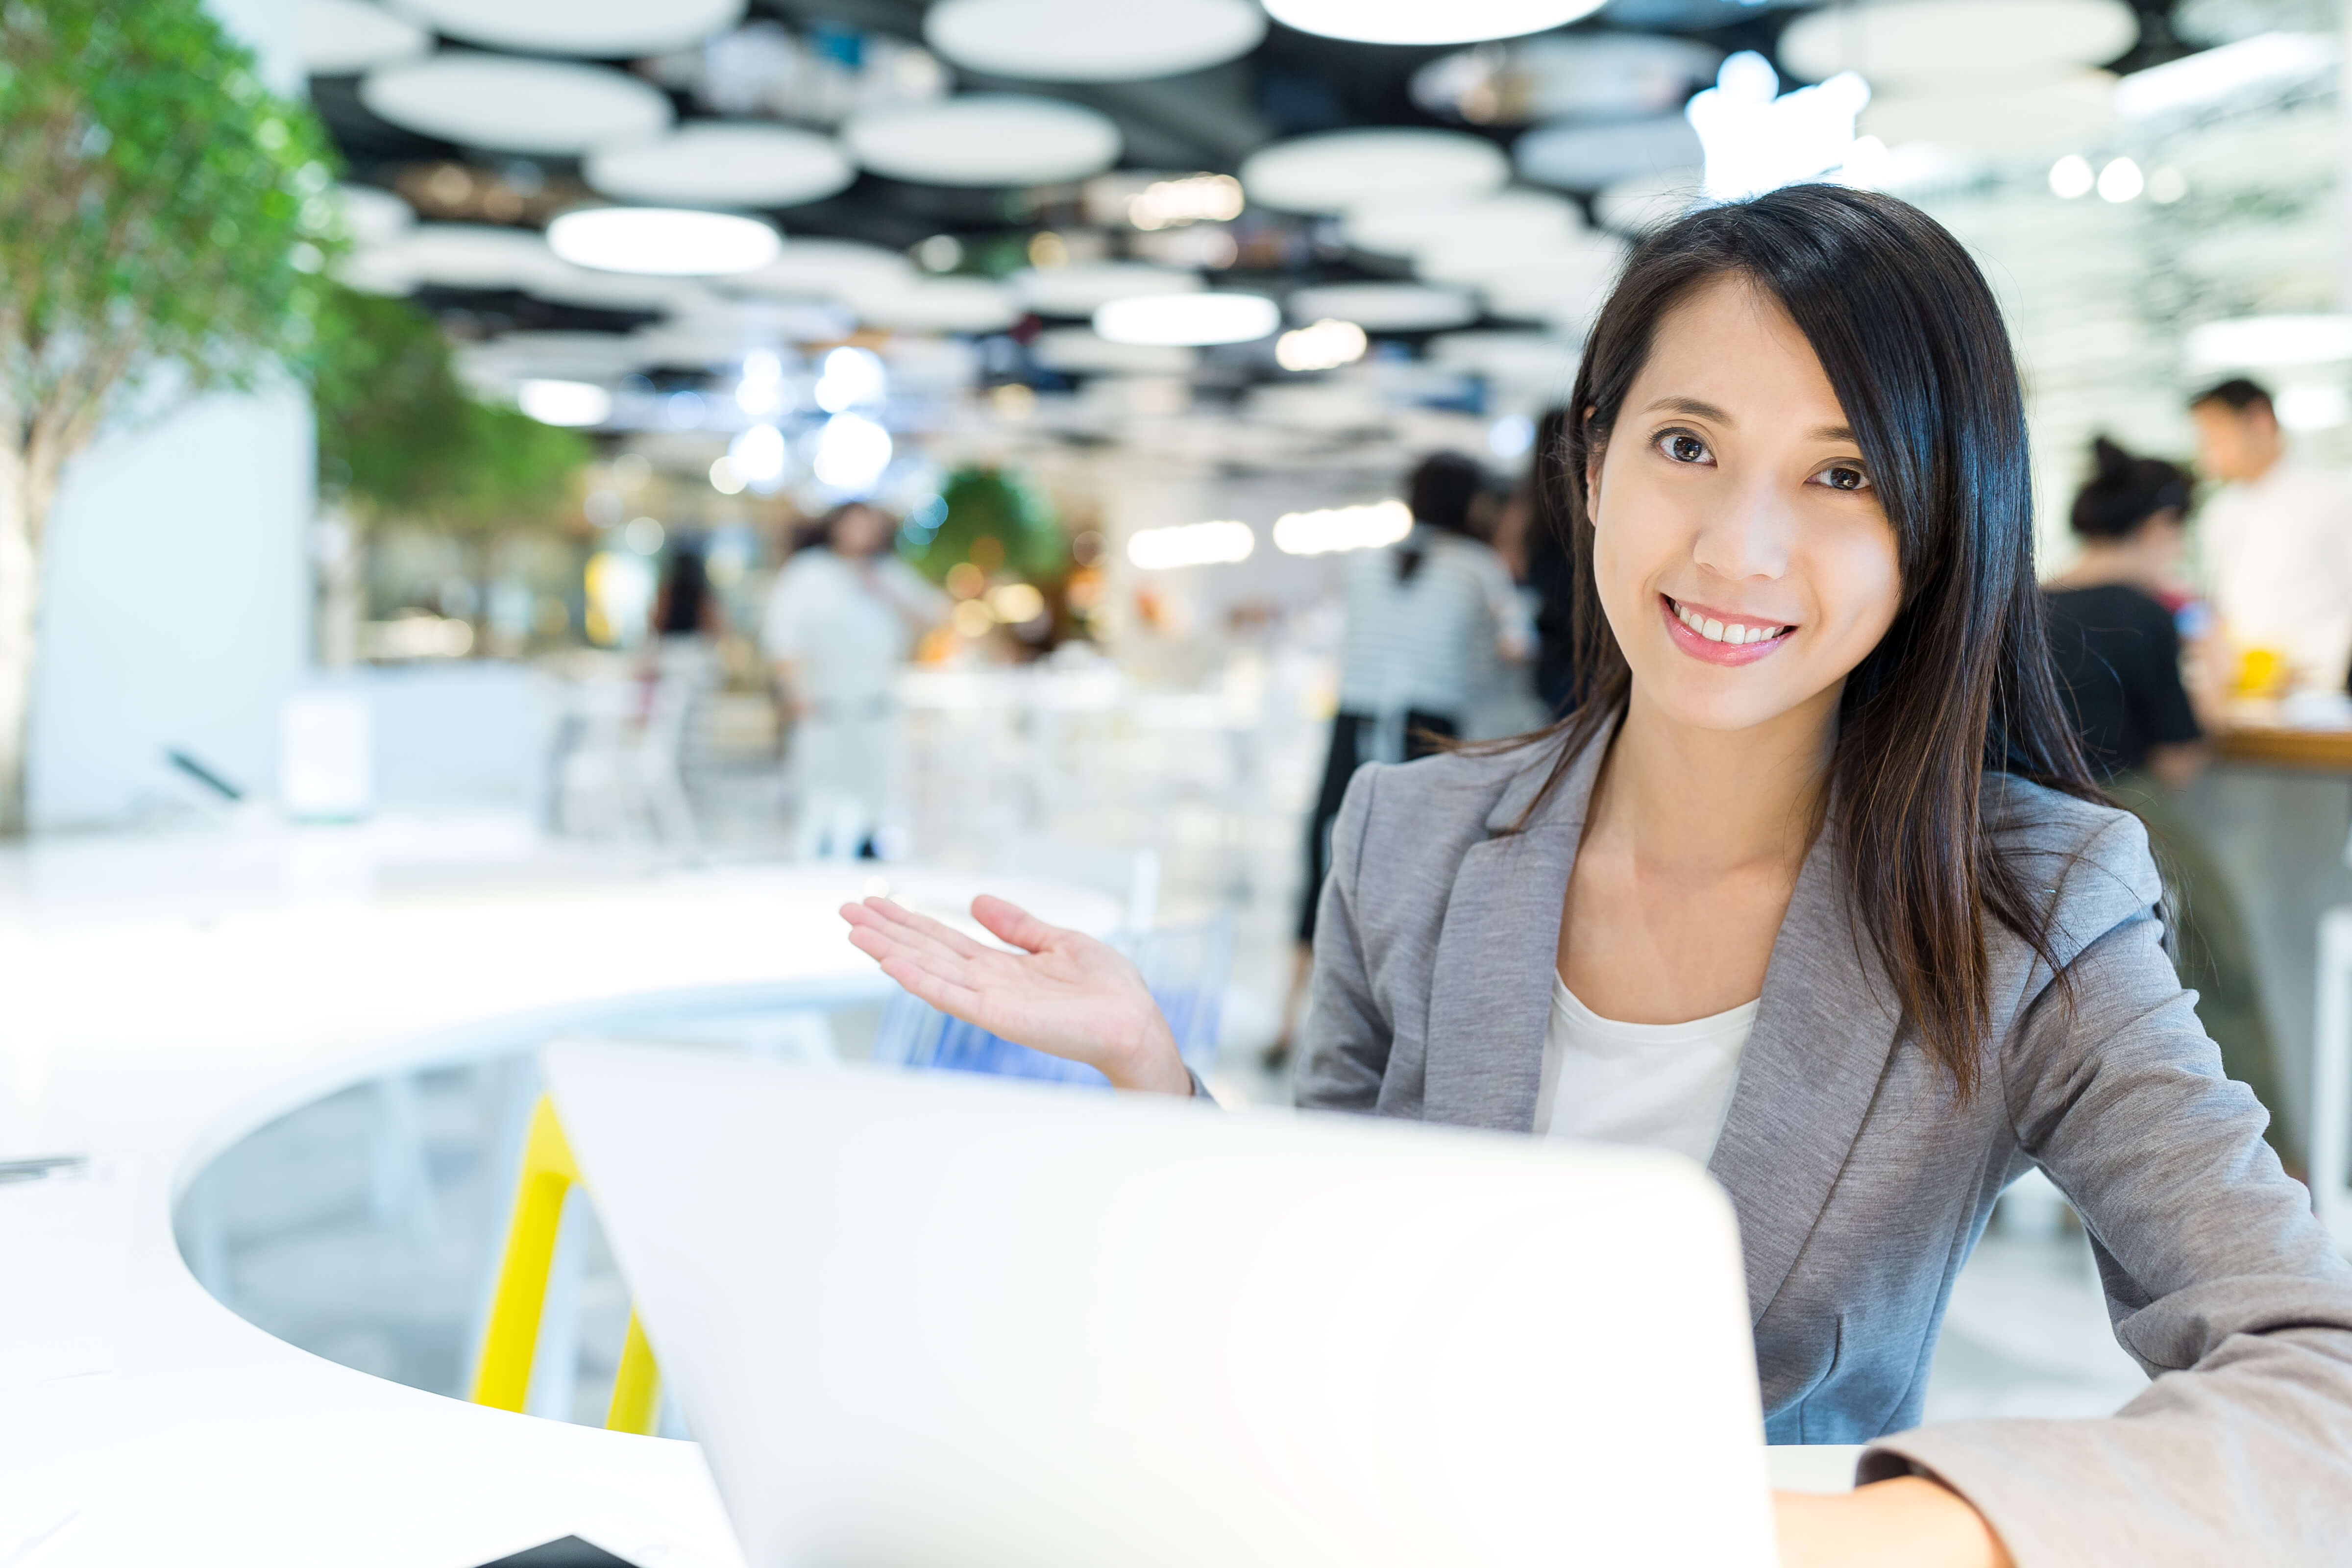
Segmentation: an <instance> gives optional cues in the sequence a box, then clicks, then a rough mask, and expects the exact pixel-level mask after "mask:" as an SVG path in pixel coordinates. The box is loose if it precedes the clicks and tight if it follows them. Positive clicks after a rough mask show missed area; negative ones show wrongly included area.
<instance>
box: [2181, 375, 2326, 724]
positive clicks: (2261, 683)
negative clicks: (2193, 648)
mask: <svg viewBox="0 0 2352 1568" xmlns="http://www.w3.org/2000/svg"><path fill="white" fill-rule="evenodd" d="M2189 414H2190V416H2191V417H2193V418H2194V419H2195V420H2196V423H2197V446H2198V464H2199V466H2200V468H2201V469H2202V470H2203V472H2204V473H2205V475H2206V476H2207V477H2208V478H2210V479H2219V480H2221V481H2222V489H2221V491H2220V492H2219V493H2218V494H2216V495H2214V496H2213V497H2212V498H2211V499H2210V500H2208V501H2206V503H2205V507H2204V510H2203V511H2202V512H2201V513H2200V521H2199V526H2200V529H2201V530H2202V532H2203V537H2204V553H2205V562H2206V568H2207V571H2208V573H2209V574H2210V577H2211V581H2212V584H2213V607H2214V608H2215V610H2217V611H2219V612H2220V614H2221V630H2222V634H2223V635H2224V636H2225V637H2227V638H2228V639H2229V643H2230V645H2231V647H2232V648H2233V649H2234V650H2235V652H2236V653H2237V655H2238V658H2239V670H2238V675H2237V680H2238V684H2239V685H2240V686H2241V687H2242V689H2246V690H2249V691H2254V692H2268V691H2273V690H2277V689H2282V688H2286V687H2295V688H2306V689H2325V690H2329V691H2340V690H2342V689H2345V684H2346V673H2347V665H2352V487H2347V484H2346V483H2345V481H2344V479H2343V478H2342V477H2341V476H2340V475H2337V474H2335V473H2331V472H2329V471H2328V470H2326V469H2324V468H2316V467H2314V466H2313V465H2311V464H2308V463H2305V462H2303V461H2302V460H2300V459H2299V458H2296V457H2295V456H2294V454H2293V453H2291V452H2289V451H2288V450H2287V449H2286V443H2285V440H2284V437H2283V436H2282V435H2281V433H2280V430H2279V422H2278V413H2277V411H2276V409H2274V408H2273V406H2272V404H2271V395H2270V393H2269V392H2268V391H2267V390H2266V389H2265V388H2263V386H2262V385H2260V384H2257V383H2255V382H2252V381H2248V380H2245V379H2244V378H2242V377H2239V378H2235V379H2232V380H2230V381H2225V382H2222V383H2221V384H2219V385H2217V386H2211V387H2208V388H2207V389H2206V390H2205V391H2203V392H2201V393H2200V394H2198V395H2197V396H2196V397H2195V398H2194V399H2193V400H2192V401H2191V402H2190V404H2189Z"/></svg>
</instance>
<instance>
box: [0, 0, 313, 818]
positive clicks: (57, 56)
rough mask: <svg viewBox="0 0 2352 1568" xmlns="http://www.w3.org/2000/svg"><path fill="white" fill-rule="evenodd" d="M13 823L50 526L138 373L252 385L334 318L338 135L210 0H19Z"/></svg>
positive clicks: (3, 127) (9, 725)
mask: <svg viewBox="0 0 2352 1568" xmlns="http://www.w3.org/2000/svg"><path fill="white" fill-rule="evenodd" d="M0 149H5V156H0V835H5V834H16V833H21V832H22V831H23V829H24V824H25V721H26V707H27V703H28V700H29V697H30V693H31V690H32V677H33V663H34V658H35V654H36V632H35V627H36V626H37V609H38V600H39V593H40V589H39V584H40V550H41V538H42V532H43V530H44V528H45V526H46V524H47V521H48V515H49V510H50V505H51V502H52V501H53V500H55V498H56V495H57V488H58V476H59V474H60V473H61V472H62V470H63V468H64V467H65V464H66V462H67V460H68V458H71V457H72V456H73V455H74V454H75V453H76V452H78V451H79V450H80V449H81V448H82V447H85V446H87V445H88V444H89V440H90V438H91V437H93V436H95V435H96V434H97V433H98V430H99V428H100V425H101V424H102V423H103V422H104V421H105V420H106V418H107V416H109V414H110V413H111V412H114V411H116V410H118V409H119V408H121V406H122V405H123V404H124V402H125V401H126V399H125V393H126V391H128V390H131V389H134V388H135V389H137V390H138V391H139V392H140V393H141V394H142V395H141V396H140V398H139V400H138V401H139V404H140V406H141V407H142V410H143V411H146V412H150V413H152V412H154V411H155V410H156V409H158V408H159V407H162V406H164V405H168V404H169V403H170V402H172V401H175V400H176V399H178V398H181V397H185V396H189V395H194V394H197V393H201V392H204V391H207V390H211V389H213V388H216V387H221V386H246V385H251V384H254V383H255V382H256V381H257V380H258V379H260V378H263V377H266V376H268V375H269V374H273V373H274V372H276V371H278V369H279V367H282V366H283V365H285V364H286V363H288V362H289V360H291V359H293V358H295V357H297V356H299V354H301V353H303V352H304V351H305V349H306V348H307V347H308V345H309V344H310V341H311V339H312V338H313V336H314V335H315V323H314V317H315V312H316V310H317V309H318V306H319V303H320V289H321V284H320V276H319V275H320V271H321V269H322V268H323V267H324V266H325V265H326V263H327V261H328V260H329V259H330V258H331V253H332V251H333V249H334V248H335V246H334V236H335V234H336V233H337V231H338V227H339V225H338V219H337V214H336V210H335V207H334V204H333V195H332V189H331V186H332V182H333V177H334V176H333V172H332V170H331V168H330V166H329V162H328V160H329V153H328V148H327V142H326V138H325V135H324V133H323V132H321V131H320V128H319V126H318V123H317V121H315V120H314V119H313V118H312V117H311V115H310V112H309V110H307V109H304V108H302V107H299V106H298V105H294V104H290V103H288V102H285V101H283V100H278V99H277V98H274V97H272V96H271V95H270V93H269V92H268V90H267V89H265V88H264V87H263V86H262V84H261V82H260V80H259V79H258V78H257V76H256V75H255V73H254V67H253V59H252V57H251V55H250V54H248V53H247V51H246V50H244V49H243V48H241V47H237V46H236V44H235V43H233V42H232V41H231V40H230V39H229V37H227V36H226V34H225V33H224V32H223V31H222V29H221V27H220V25H219V24H218V23H216V22H215V21H214V20H213V19H212V17H211V16H208V15H207V14H206V13H205V10H204V7H203V5H202V4H201V0H136V3H134V4H125V3H124V0H0Z"/></svg>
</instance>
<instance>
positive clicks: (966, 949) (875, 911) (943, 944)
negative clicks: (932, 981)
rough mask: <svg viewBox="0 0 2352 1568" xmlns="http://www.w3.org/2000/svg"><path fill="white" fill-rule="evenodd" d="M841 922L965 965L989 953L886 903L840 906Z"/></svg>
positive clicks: (947, 928)
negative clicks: (957, 960)
mask: <svg viewBox="0 0 2352 1568" xmlns="http://www.w3.org/2000/svg"><path fill="white" fill-rule="evenodd" d="M841 918H842V919H844V920H845V921H848V922H849V923H850V924H851V925H852V926H856V927H863V928H864V929H866V930H868V931H883V932H887V933H888V934H889V935H890V936H892V937H894V938H896V939H898V941H900V942H911V943H914V944H915V945H917V946H919V947H924V948H928V949H931V950H935V951H937V952H942V953H945V954H948V955H949V956H951V957H954V958H960V959H963V960H965V961H967V962H969V961H971V960H972V959H975V958H980V957H982V956H984V955H985V954H987V953H988V952H990V951H992V950H991V949H988V948H985V947H982V945H981V944H980V943H978V942H974V941H972V940H971V938H970V937H968V936H966V935H964V934H963V933H962V932H961V931H958V930H956V929H955V928H954V927H953V926H950V925H946V924H943V923H942V922H940V921H935V920H933V919H931V918H930V917H929V915H919V914H917V913H916V912H915V911H914V910H910V909H908V908H907V907H906V906H905V905H904V904H896V903H892V902H891V901H890V900H887V899H867V900H866V901H865V902H863V903H858V904H844V905H842V906H841Z"/></svg>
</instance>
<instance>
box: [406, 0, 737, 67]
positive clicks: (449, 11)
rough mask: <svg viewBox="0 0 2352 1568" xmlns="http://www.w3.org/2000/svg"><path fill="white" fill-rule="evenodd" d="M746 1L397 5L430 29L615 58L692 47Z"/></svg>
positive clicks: (433, 1) (515, 0) (510, 0)
mask: <svg viewBox="0 0 2352 1568" xmlns="http://www.w3.org/2000/svg"><path fill="white" fill-rule="evenodd" d="M743 5H744V0H658V4H654V3H650V0H401V8H402V9H403V10H404V11H406V12H407V13H408V14H409V15H411V16H415V18H416V19H417V20H419V21H421V22H425V23H427V24H429V25H430V26H432V28H433V30H434V31H436V32H437V33H443V34H446V35H447V36H448V37H452V38H462V39H464V40H465V41H466V42H467V43H469V44H482V45H485V46H487V47H490V48H494V49H515V50H519V51H520V52H522V53H525V54H534V55H580V56H583V57H585V58H591V59H620V58H625V57H627V56H633V55H659V54H667V53H668V52H669V51H670V50H672V49H682V48H685V47H688V46H689V45H692V44H698V43H700V42H701V41H702V40H703V39H705V38H707V37H710V36H711V35H712V34H714V33H719V32H723V31H725V30H726V29H727V28H730V27H732V26H735V25H736V24H737V23H738V22H740V21H741V20H742V19H743Z"/></svg>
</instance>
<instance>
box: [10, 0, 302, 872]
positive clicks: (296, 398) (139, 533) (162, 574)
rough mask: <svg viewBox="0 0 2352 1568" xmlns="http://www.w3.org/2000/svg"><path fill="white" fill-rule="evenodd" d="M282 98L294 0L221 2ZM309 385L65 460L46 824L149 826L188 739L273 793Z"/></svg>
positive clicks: (45, 712)
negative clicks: (145, 819)
mask: <svg viewBox="0 0 2352 1568" xmlns="http://www.w3.org/2000/svg"><path fill="white" fill-rule="evenodd" d="M214 3H215V10H216V13H217V14H218V15H220V16H221V17H222V19H223V20H224V21H225V22H226V24H227V25H228V26H230V27H231V28H232V29H233V30H234V31H235V32H236V34H237V35H238V36H239V37H243V38H244V39H246V40H247V42H248V43H249V44H251V45H252V46H253V47H255V48H256V49H257V51H258V52H259V53H260V56H261V66H262V72H263V75H264V76H265V78H266V79H268V82H269V85H270V86H271V87H272V88H274V89H277V90H278V91H279V92H289V91H299V89H300V87H301V80H302V79H301V72H300V67H299V62H298V60H297V58H296V57H295V54H294V45H295V16H296V6H295V5H294V3H293V0H214ZM314 463H315V448H314V446H313V443H312V437H311V422H310V404H309V401H308V399H307V398H306V397H305V396H303V395H301V394H300V393H299V392H297V391H295V390H293V389H290V388H288V389H281V390H278V391H273V392H270V393H267V394H262V395H253V396H217V397H209V398H205V399H204V400H202V401H201V402H199V403H196V404H194V405H191V406H190V407H188V408H186V409H184V410H183V411H182V412H180V413H179V414H177V415H176V416H173V418H171V419H169V420H167V421H165V422H163V423H162V424H160V425H156V426H151V427H148V428H145V429H142V430H136V431H131V432H118V433H115V434H112V435H110V436H108V437H102V438H101V439H100V441H98V442H97V443H96V444H94V445H93V446H92V447H90V448H89V450H87V451H86V452H84V453H83V454H82V455H81V456H80V457H79V458H76V459H75V460H74V462H73V463H72V464H71V465H70V466H69V467H68V468H67V470H66V474H65V481H64V486H63V488H62V489H61V490H60V492H59V494H58V505H57V509H56V510H55V511H54V512H53V513H52V514H51V517H50V523H49V532H48V535H47V544H46V549H45V552H44V555H45V559H44V560H43V563H42V589H41V592H42V614H41V648H40V663H39V668H38V670H37V674H36V677H35V682H34V690H33V717H32V736H31V741H32V755H31V760H30V761H31V765H30V775H31V776H30V778H29V780H28V789H29V794H30V797H31V798H30V803H29V804H30V807H31V813H32V819H33V823H34V826H36V827H37V828H54V827H71V826H103V825H108V824H115V823H121V822H125V821H130V820H135V819H136V818H138V817H139V816H142V815H144V814H145V813H146V812H147V811H149V810H150V809H152V807H153V806H154V805H157V804H158V803H163V802H180V801H184V800H185V799H186V798H187V795H188V786H187V785H186V784H185V783H184V781H182V780H180V779H178V778H176V777H175V776H174V775H173V773H172V772H171V771H170V770H169V769H168V767H167V766H166V764H165V763H164V762H163V752H164V751H165V749H166V748H168V747H179V748H182V749H184V750H186V751H189V752H193V753H194V754H195V755H197V756H199V757H202V758H203V759H205V761H206V762H207V763H211V764H212V765H213V766H215V767H216V768H217V769H218V770H219V771H221V772H222V773H226V775H227V776H229V777H230V778H232V779H234V780H236V781H237V782H239V783H241V784H245V785H247V787H248V788H250V789H253V790H256V791H257V792H259V793H263V794H267V793H268V791H269V789H270V786H271V784H272V782H273V777H274V774H275V771H276V750H277V724H278V703H279V701H280V700H282V699H283V698H284V696H285V695H286V693H287V691H288V690H289V689H291V688H292V686H293V685H294V683H295V682H296V681H297V680H298V679H299V678H300V677H301V675H302V672H303V670H304V668H305V667H306V665H307V664H308V661H309V648H310V577H309V571H308V568H307V566H306V565H305V563H304V560H303V544H304V539H305V531H306V529H307V528H308V525H309V523H310V513H311V508H312V502H313V498H314V495H315V491H316V487H315V484H314V479H313V471H312V470H313V466H314Z"/></svg>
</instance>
